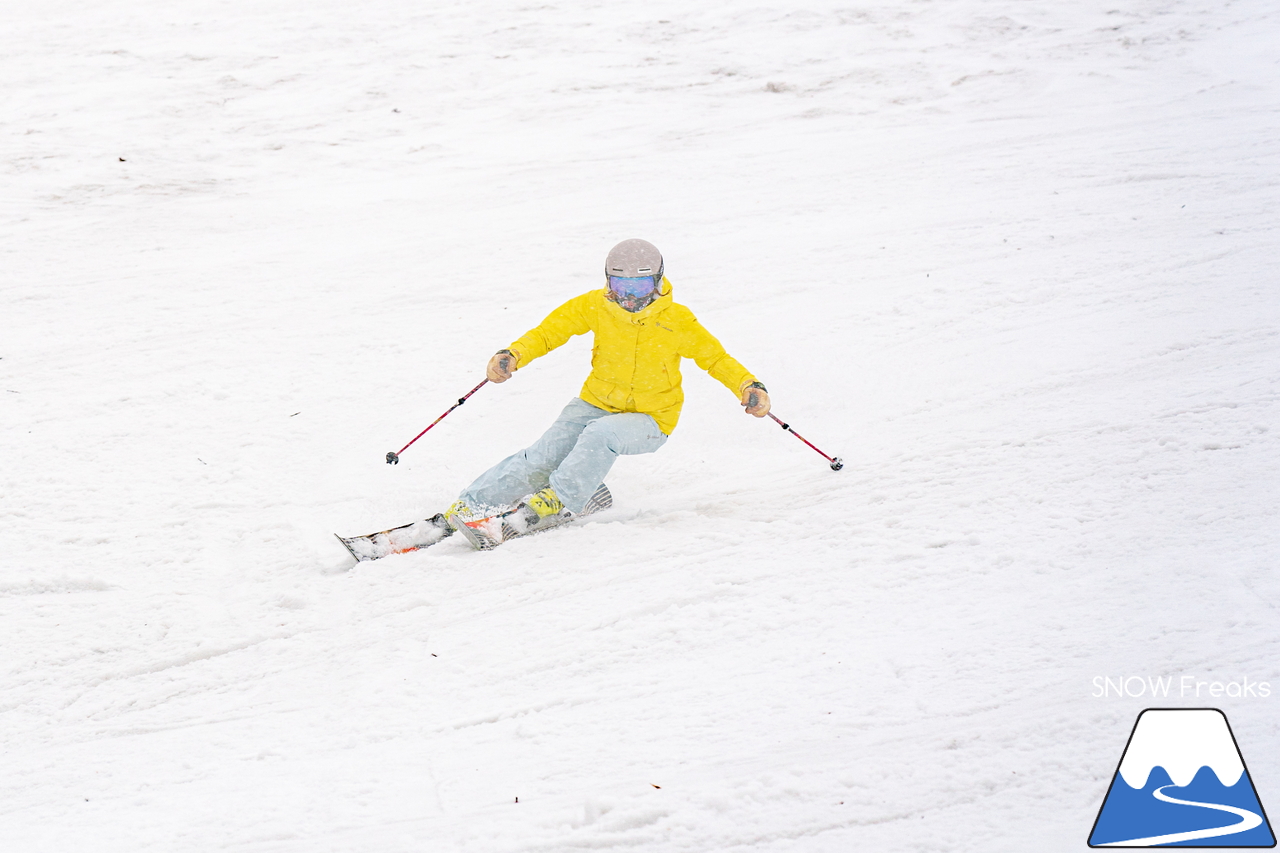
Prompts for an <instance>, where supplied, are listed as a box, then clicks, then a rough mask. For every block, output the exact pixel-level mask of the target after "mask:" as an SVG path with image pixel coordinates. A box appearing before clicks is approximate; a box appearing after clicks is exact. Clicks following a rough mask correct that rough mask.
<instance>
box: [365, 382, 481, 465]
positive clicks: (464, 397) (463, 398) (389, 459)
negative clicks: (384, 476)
mask: <svg viewBox="0 0 1280 853" xmlns="http://www.w3.org/2000/svg"><path fill="white" fill-rule="evenodd" d="M487 384H489V380H488V379H484V380H482V381H481V382H480V384H479V385H477V386H476V387H474V388H472V389H471V390H470V391H468V392H467V393H466V394H463V395H462V396H461V397H459V398H458V402H456V403H454V404H453V405H452V406H450V407H449V411H447V412H445V413H444V414H443V415H441V416H440V417H438V418H436V419H435V420H434V421H432V422H431V423H430V424H428V425H427V429H424V430H423V431H422V432H420V433H418V434H417V435H415V436H414V437H413V441H410V442H409V444H406V445H405V446H404V447H402V448H400V450H399V451H398V452H396V453H395V454H394V455H393V454H390V453H388V454H387V462H388V463H392V460H393V459H398V457H399V456H400V454H401V453H404V452H405V451H406V450H408V449H409V447H410V446H411V445H412V444H413V442H414V441H417V440H418V439H420V438H422V437H423V436H424V435H426V434H427V431H428V430H430V429H431V427H433V426H435V425H436V424H438V423H440V422H441V421H442V420H444V419H445V418H446V417H448V415H449V412H452V411H453V410H454V409H456V408H458V407H459V406H461V405H462V404H463V403H465V402H467V400H468V399H470V398H471V395H472V394H474V393H476V392H477V391H479V390H480V389H481V388H483V387H484V386H485V385H487Z"/></svg>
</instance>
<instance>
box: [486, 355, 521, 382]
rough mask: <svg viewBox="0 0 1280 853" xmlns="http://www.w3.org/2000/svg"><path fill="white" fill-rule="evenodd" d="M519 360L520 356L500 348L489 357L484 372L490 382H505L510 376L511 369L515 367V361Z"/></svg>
mask: <svg viewBox="0 0 1280 853" xmlns="http://www.w3.org/2000/svg"><path fill="white" fill-rule="evenodd" d="M519 360H520V356H518V355H516V354H515V353H513V352H512V351H511V350H509V349H500V350H498V351H497V352H495V353H494V354H493V358H491V359H489V366H488V367H487V368H485V371H484V374H485V376H488V377H489V381H490V382H506V381H507V380H508V379H510V378H511V371H513V370H515V369H516V362H517V361H519Z"/></svg>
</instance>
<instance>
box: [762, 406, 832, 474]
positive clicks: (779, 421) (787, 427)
mask: <svg viewBox="0 0 1280 853" xmlns="http://www.w3.org/2000/svg"><path fill="white" fill-rule="evenodd" d="M769 417H771V418H773V420H774V421H775V422H776V423H777V424H778V426H780V427H782V428H783V429H784V430H786V431H787V432H789V433H791V434H792V435H794V436H795V437H796V438H798V439H800V440H801V441H803V442H804V443H805V444H807V445H809V447H810V448H812V449H813V451H814V452H815V453H817V454H818V455H819V456H821V457H822V458H823V459H825V460H827V461H828V462H830V463H831V470H832V471H839V470H840V469H841V468H843V467H844V462H843V461H842V460H841V459H840V457H839V456H828V455H827V454H825V453H823V452H822V451H821V450H818V448H817V447H816V446H814V443H813V442H812V441H810V440H809V439H807V438H805V437H804V436H803V435H801V434H800V433H798V432H796V431H795V430H793V429H792V428H791V424H789V423H785V422H784V421H783V420H782V419H781V418H779V417H778V416H777V415H775V414H774V413H773V412H769Z"/></svg>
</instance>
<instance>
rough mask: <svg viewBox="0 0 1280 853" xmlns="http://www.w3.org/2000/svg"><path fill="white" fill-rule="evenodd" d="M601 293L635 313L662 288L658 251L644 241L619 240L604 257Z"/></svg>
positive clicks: (660, 262) (660, 258) (658, 294)
mask: <svg viewBox="0 0 1280 853" xmlns="http://www.w3.org/2000/svg"><path fill="white" fill-rule="evenodd" d="M604 274H605V280H606V282H607V287H606V290H605V295H606V296H607V297H608V299H610V300H611V301H613V302H616V303H617V304H618V305H619V306H620V307H621V308H622V309H623V310H625V311H630V312H631V313H633V314H634V313H635V312H637V311H639V310H641V309H643V308H645V307H646V306H648V305H650V304H652V303H653V301H654V300H655V299H657V298H658V296H660V295H661V293H660V291H661V290H662V253H661V252H659V251H658V247H657V246H655V245H653V244H652V243H650V242H648V241H647V240H637V239H631V240H623V241H622V242H621V243H619V244H618V245H616V246H614V247H613V248H612V249H610V250H609V255H608V257H606V258H605V260H604Z"/></svg>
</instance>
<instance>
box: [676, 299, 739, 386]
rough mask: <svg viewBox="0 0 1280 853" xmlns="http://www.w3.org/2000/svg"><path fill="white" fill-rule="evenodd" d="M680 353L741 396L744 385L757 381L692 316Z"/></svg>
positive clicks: (686, 328) (686, 327)
mask: <svg viewBox="0 0 1280 853" xmlns="http://www.w3.org/2000/svg"><path fill="white" fill-rule="evenodd" d="M680 354H681V355H682V356H684V357H685V358H691V359H693V361H694V363H695V364H697V365H698V367H701V368H702V369H703V370H705V371H706V372H707V373H709V374H711V378H712V379H715V380H716V381H718V382H719V383H720V384H722V385H724V387H726V388H728V389H729V390H730V391H732V392H733V395H734V396H735V397H737V396H740V395H741V393H742V387H743V386H744V385H748V384H750V383H752V382H755V381H756V378H755V376H753V375H752V374H751V372H750V371H749V370H747V369H746V368H745V367H743V366H742V364H741V363H740V362H739V361H738V360H737V359H736V358H734V357H733V356H731V355H729V353H727V352H725V349H724V346H723V345H722V344H721V343H720V342H719V341H718V340H716V338H715V336H714V335H712V334H711V333H710V332H708V331H707V329H706V327H705V326H703V325H702V324H701V323H699V322H698V321H697V319H695V318H694V317H692V316H690V317H689V320H688V324H687V325H686V326H685V341H684V346H683V347H682V348H681V352H680Z"/></svg>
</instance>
